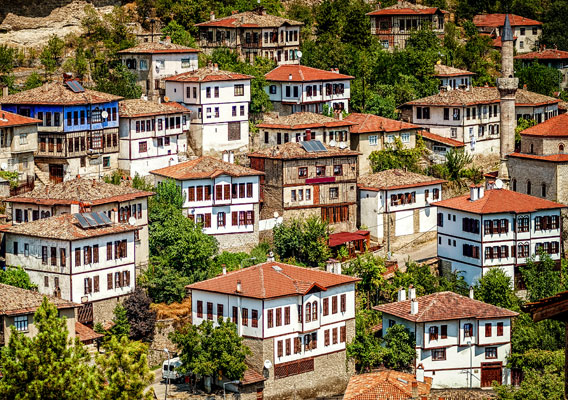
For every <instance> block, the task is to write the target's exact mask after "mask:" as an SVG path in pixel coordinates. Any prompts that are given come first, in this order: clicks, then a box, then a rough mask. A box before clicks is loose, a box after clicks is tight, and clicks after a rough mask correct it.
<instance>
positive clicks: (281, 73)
mask: <svg viewBox="0 0 568 400" xmlns="http://www.w3.org/2000/svg"><path fill="white" fill-rule="evenodd" d="M290 75H291V76H292V79H290ZM264 77H265V78H266V80H267V81H275V82H313V81H338V80H344V79H353V77H352V76H350V75H344V74H340V73H338V72H332V71H326V70H324V69H318V68H312V67H306V66H305V65H280V66H278V67H276V68H274V69H273V70H272V71H270V72H269V73H267V74H265V75H264Z"/></svg>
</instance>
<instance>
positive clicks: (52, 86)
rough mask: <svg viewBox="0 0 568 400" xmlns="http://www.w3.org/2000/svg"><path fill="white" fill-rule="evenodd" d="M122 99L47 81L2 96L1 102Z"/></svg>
mask: <svg viewBox="0 0 568 400" xmlns="http://www.w3.org/2000/svg"><path fill="white" fill-rule="evenodd" d="M118 100H122V97H120V96H115V95H113V94H108V93H103V92H97V91H95V90H90V89H85V91H84V92H79V93H75V92H73V91H72V90H71V89H70V88H69V87H67V85H66V84H65V83H63V82H53V83H46V84H45V85H42V86H40V87H37V88H34V89H29V90H24V91H23V92H19V93H15V94H11V95H9V96H5V97H0V104H57V105H78V104H89V103H90V104H102V103H108V102H111V101H118Z"/></svg>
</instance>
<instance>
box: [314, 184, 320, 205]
mask: <svg viewBox="0 0 568 400" xmlns="http://www.w3.org/2000/svg"><path fill="white" fill-rule="evenodd" d="M319 203H320V187H319V185H314V204H319Z"/></svg>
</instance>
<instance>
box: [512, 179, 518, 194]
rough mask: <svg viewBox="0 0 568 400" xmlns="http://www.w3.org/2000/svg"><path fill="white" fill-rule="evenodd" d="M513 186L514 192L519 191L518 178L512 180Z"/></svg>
mask: <svg viewBox="0 0 568 400" xmlns="http://www.w3.org/2000/svg"><path fill="white" fill-rule="evenodd" d="M511 188H512V189H513V192H516V191H517V180H516V179H513V180H512V181H511Z"/></svg>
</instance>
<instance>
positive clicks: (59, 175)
mask: <svg viewBox="0 0 568 400" xmlns="http://www.w3.org/2000/svg"><path fill="white" fill-rule="evenodd" d="M49 180H50V181H51V182H53V183H60V182H63V165H58V164H51V165H50V166H49Z"/></svg>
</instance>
